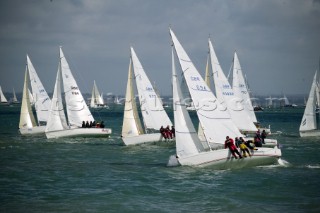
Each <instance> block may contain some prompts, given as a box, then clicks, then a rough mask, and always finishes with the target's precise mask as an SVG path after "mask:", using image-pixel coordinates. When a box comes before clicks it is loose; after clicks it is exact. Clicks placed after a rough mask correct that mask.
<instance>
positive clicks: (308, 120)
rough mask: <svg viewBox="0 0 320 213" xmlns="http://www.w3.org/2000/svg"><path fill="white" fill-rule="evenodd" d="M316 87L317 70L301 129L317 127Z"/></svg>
mask: <svg viewBox="0 0 320 213" xmlns="http://www.w3.org/2000/svg"><path fill="white" fill-rule="evenodd" d="M316 87H317V71H316V73H315V74H314V77H313V81H312V86H311V89H310V93H309V97H308V101H307V105H306V108H305V110H304V114H303V117H302V121H301V124H300V128H299V130H300V131H306V130H314V129H317V121H316Z"/></svg>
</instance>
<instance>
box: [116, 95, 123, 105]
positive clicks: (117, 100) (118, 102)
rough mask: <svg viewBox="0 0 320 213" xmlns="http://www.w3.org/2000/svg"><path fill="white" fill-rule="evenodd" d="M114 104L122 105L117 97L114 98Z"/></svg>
mask: <svg viewBox="0 0 320 213" xmlns="http://www.w3.org/2000/svg"><path fill="white" fill-rule="evenodd" d="M114 103H115V104H116V105H122V103H121V102H120V100H119V97H118V96H115V97H114Z"/></svg>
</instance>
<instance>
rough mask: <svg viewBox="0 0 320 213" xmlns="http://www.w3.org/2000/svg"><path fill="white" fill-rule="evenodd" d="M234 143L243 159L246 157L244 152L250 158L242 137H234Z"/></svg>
mask: <svg viewBox="0 0 320 213" xmlns="http://www.w3.org/2000/svg"><path fill="white" fill-rule="evenodd" d="M235 141H236V146H237V147H239V148H240V151H241V153H242V156H243V157H247V155H246V152H247V153H248V155H249V156H251V154H250V151H249V149H248V147H247V146H246V145H245V143H244V140H243V138H242V137H240V138H237V137H236V138H235Z"/></svg>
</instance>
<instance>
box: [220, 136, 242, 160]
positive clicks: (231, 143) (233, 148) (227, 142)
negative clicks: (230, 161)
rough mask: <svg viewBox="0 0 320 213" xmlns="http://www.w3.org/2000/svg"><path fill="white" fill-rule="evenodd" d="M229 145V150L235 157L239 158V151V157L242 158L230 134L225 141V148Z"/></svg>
mask: <svg viewBox="0 0 320 213" xmlns="http://www.w3.org/2000/svg"><path fill="white" fill-rule="evenodd" d="M227 147H228V148H229V150H230V152H231V154H232V155H233V157H234V158H236V159H237V158H238V157H237V156H236V154H235V153H237V154H238V155H239V158H242V156H241V154H240V153H239V151H238V149H237V147H236V146H235V145H234V141H233V139H232V138H229V136H227V137H226V140H225V142H224V148H225V149H226V148H227Z"/></svg>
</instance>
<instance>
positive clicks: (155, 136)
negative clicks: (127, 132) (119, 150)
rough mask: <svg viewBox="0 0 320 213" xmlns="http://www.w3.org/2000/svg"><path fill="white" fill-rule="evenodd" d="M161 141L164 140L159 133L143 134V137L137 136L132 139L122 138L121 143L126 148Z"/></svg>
mask: <svg viewBox="0 0 320 213" xmlns="http://www.w3.org/2000/svg"><path fill="white" fill-rule="evenodd" d="M162 140H164V138H163V137H162V135H161V134H160V133H152V134H143V135H138V136H133V137H122V141H123V143H124V144H125V145H126V146H129V145H136V144H142V143H150V142H157V141H162Z"/></svg>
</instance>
